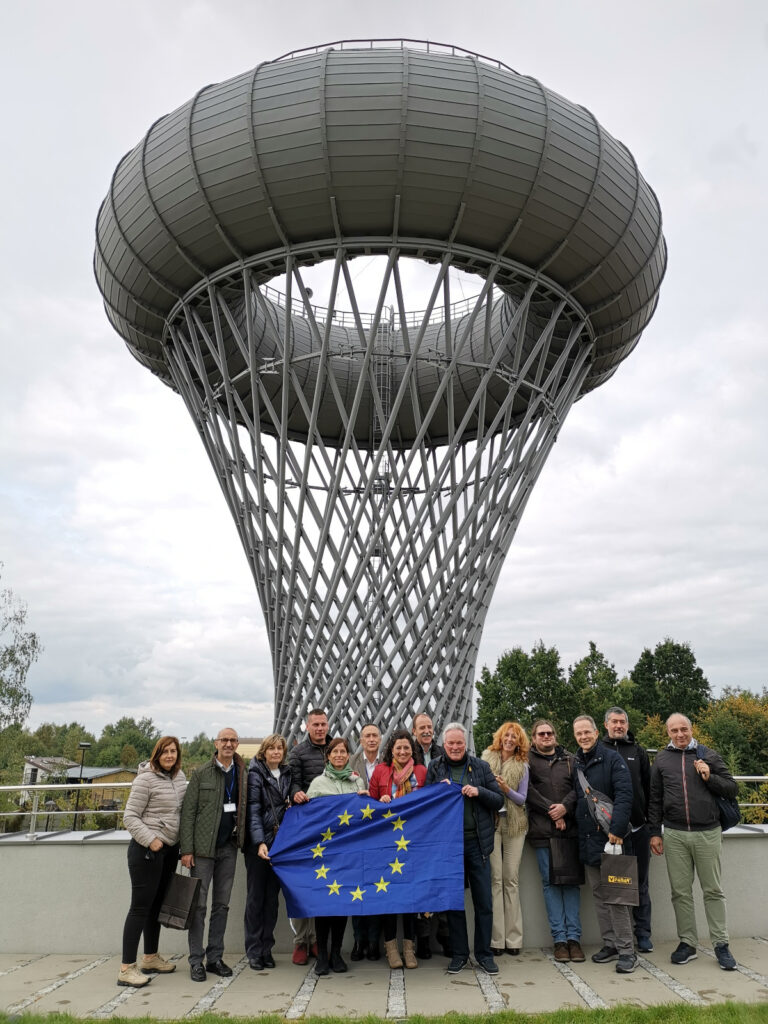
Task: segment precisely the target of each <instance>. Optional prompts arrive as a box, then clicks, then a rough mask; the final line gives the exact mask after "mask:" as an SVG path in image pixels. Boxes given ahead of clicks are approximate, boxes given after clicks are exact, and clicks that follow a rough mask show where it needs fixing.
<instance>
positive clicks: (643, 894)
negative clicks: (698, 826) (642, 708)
mask: <svg viewBox="0 0 768 1024" xmlns="http://www.w3.org/2000/svg"><path fill="white" fill-rule="evenodd" d="M603 743H604V744H605V745H606V747H613V749H614V750H616V751H618V753H619V754H621V756H622V757H623V758H624V763H625V764H626V766H627V768H629V774H630V775H631V777H632V794H633V795H632V817H631V818H630V819H629V823H630V828H631V832H630V834H629V835H628V836H627V839H626V842H625V843H624V852H625V853H633V854H634V855H635V856H636V857H637V886H638V895H639V897H640V903H639V905H638V906H636V907H633V909H632V916H633V918H634V920H635V938H636V940H637V948H638V950H639V952H641V953H652V952H653V942H652V941H651V897H650V893H649V891H648V870H649V866H650V862H651V836H650V833H649V831H648V797H649V795H650V791H651V762H650V759H649V757H648V753H647V751H646V749H645V747H641V746H640V744H639V743H637V742H635V737H634V736H633V735H632V733H631V732H630V731H629V718H628V717H627V713H626V711H624V709H623V708H608V710H607V711H606V712H605V735H604V736H603Z"/></svg>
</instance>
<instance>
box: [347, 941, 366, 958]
mask: <svg viewBox="0 0 768 1024" xmlns="http://www.w3.org/2000/svg"><path fill="white" fill-rule="evenodd" d="M367 955H368V943H367V942H363V941H362V940H361V941H360V942H356V943H355V944H354V946H353V947H352V954H351V956H350V960H365V958H366V956H367Z"/></svg>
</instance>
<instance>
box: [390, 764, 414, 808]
mask: <svg viewBox="0 0 768 1024" xmlns="http://www.w3.org/2000/svg"><path fill="white" fill-rule="evenodd" d="M411 775H413V758H412V757H409V758H408V760H407V761H406V762H405V764H404V765H402V766H400V765H399V764H398V763H397V761H395V759H394V758H392V781H393V782H394V784H395V794H394V798H395V799H397V798H398V797H399V796H405V794H406V793H410V792H411V789H412V787H411Z"/></svg>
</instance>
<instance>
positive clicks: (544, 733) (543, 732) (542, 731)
mask: <svg viewBox="0 0 768 1024" xmlns="http://www.w3.org/2000/svg"><path fill="white" fill-rule="evenodd" d="M536 735H537V736H554V735H555V734H554V733H553V732H552V730H551V729H546V730H545V729H539V731H538V732H537V733H536Z"/></svg>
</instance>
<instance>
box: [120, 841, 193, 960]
mask: <svg viewBox="0 0 768 1024" xmlns="http://www.w3.org/2000/svg"><path fill="white" fill-rule="evenodd" d="M178 863H179V844H178V843H176V845H175V846H163V847H161V849H159V850H157V851H156V852H153V851H152V850H150V849H149V847H148V846H140V845H139V844H138V843H137V842H136V840H135V839H132V840H131V841H130V843H129V844H128V871H129V873H130V876H131V906H130V909H129V911H128V916H127V917H126V919H125V925H124V927H123V963H124V964H133V963H135V962H136V954H137V952H138V949H139V939H140V938H141V935H142V933H143V934H144V952H145V953H148V954H149V953H157V946H158V943H159V941H160V922H159V921H158V920H157V915H158V914H159V913H160V907H161V906H162V905H163V898H164V897H165V890H166V889H167V888H168V883H169V881H170V880H171V875H172V874H173V873H174V871H175V870H176V865H177V864H178Z"/></svg>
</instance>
